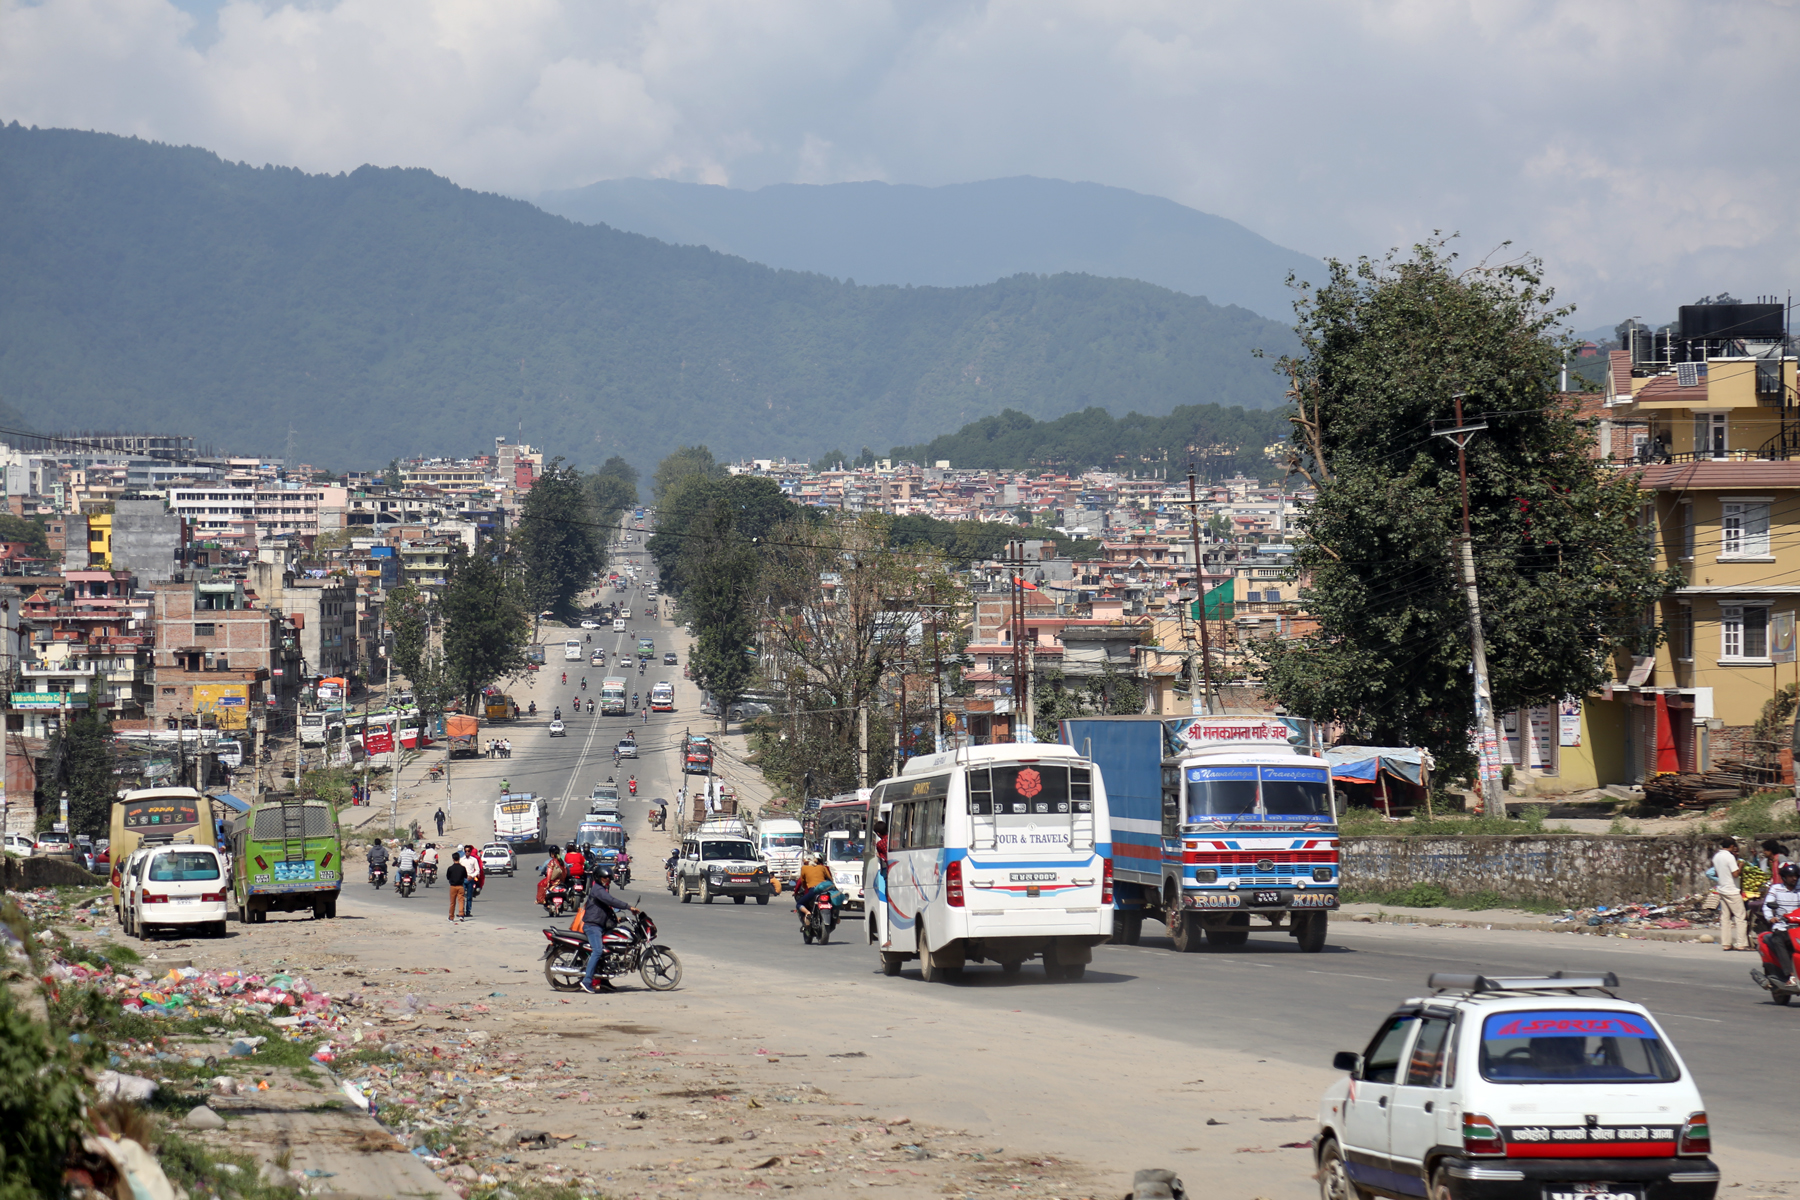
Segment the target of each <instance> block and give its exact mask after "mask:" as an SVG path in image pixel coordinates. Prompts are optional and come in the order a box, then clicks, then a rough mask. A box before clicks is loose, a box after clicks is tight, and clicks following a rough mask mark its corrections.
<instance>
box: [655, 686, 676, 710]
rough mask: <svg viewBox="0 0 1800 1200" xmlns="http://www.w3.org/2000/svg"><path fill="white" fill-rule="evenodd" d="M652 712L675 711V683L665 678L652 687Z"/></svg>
mask: <svg viewBox="0 0 1800 1200" xmlns="http://www.w3.org/2000/svg"><path fill="white" fill-rule="evenodd" d="M650 711H651V712H674V711H675V685H674V684H672V683H669V682H668V681H667V680H664V681H663V682H662V683H659V684H656V685H654V686H653V687H651V689H650Z"/></svg>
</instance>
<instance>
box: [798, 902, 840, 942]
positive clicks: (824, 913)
mask: <svg viewBox="0 0 1800 1200" xmlns="http://www.w3.org/2000/svg"><path fill="white" fill-rule="evenodd" d="M837 923H838V915H837V905H836V904H835V903H833V901H832V889H831V888H826V889H825V890H824V891H822V892H820V893H819V894H818V895H816V896H814V897H813V898H812V899H811V900H809V901H807V903H806V918H805V919H804V920H803V921H801V922H800V937H801V939H802V940H803V941H805V942H806V944H807V945H809V946H810V945H812V944H813V943H814V942H817V943H818V944H819V945H821V946H823V945H825V944H826V943H827V942H829V941H831V931H832V930H833V929H836V928H837Z"/></svg>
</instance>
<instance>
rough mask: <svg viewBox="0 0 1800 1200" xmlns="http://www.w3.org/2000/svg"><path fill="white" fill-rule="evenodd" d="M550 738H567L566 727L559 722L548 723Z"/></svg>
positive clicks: (567, 730) (567, 731)
mask: <svg viewBox="0 0 1800 1200" xmlns="http://www.w3.org/2000/svg"><path fill="white" fill-rule="evenodd" d="M550 736H551V737H568V736H569V729H568V726H566V725H564V724H563V723H562V722H561V721H559V720H553V721H551V722H550Z"/></svg>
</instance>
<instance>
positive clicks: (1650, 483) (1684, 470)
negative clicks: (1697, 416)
mask: <svg viewBox="0 0 1800 1200" xmlns="http://www.w3.org/2000/svg"><path fill="white" fill-rule="evenodd" d="M1639 482H1640V484H1641V485H1642V486H1643V487H1644V488H1645V489H1647V490H1650V491H1685V490H1689V489H1695V488H1707V489H1727V488H1734V489H1735V488H1800V460H1794V461H1789V462H1762V461H1755V462H1695V463H1670V464H1666V465H1659V466H1651V467H1645V468H1644V470H1643V473H1642V474H1641V475H1640V476H1639Z"/></svg>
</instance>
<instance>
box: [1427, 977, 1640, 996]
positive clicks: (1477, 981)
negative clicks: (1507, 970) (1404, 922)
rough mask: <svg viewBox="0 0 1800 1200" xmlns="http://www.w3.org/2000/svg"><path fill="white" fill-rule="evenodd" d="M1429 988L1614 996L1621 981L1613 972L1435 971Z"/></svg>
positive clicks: (1448, 990) (1428, 985) (1469, 991)
mask: <svg viewBox="0 0 1800 1200" xmlns="http://www.w3.org/2000/svg"><path fill="white" fill-rule="evenodd" d="M1425 986H1427V987H1429V988H1431V989H1432V990H1433V991H1438V992H1468V993H1469V994H1470V995H1477V994H1479V993H1482V992H1581V991H1600V992H1605V993H1606V994H1607V995H1609V996H1610V995H1612V989H1614V988H1616V987H1618V986H1619V977H1618V976H1617V975H1615V974H1613V973H1612V972H1611V971H1607V972H1605V973H1604V974H1600V975H1568V974H1565V973H1564V972H1562V971H1552V972H1551V973H1550V974H1548V975H1459V974H1450V973H1446V972H1443V971H1434V972H1432V974H1431V975H1430V977H1428V978H1427V979H1426V980H1425Z"/></svg>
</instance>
